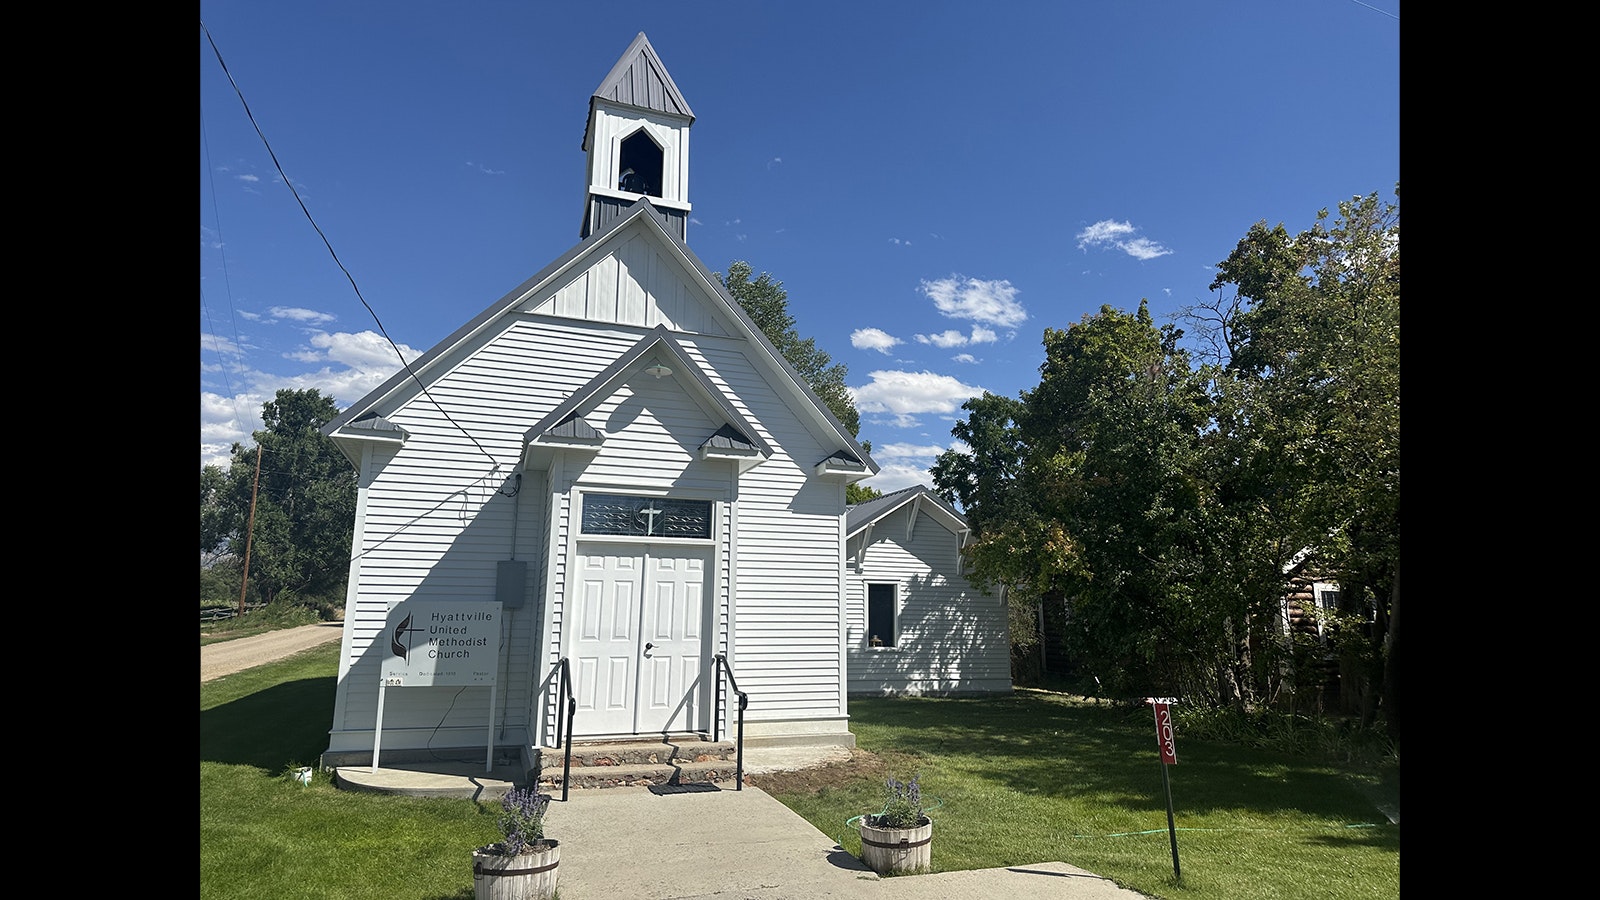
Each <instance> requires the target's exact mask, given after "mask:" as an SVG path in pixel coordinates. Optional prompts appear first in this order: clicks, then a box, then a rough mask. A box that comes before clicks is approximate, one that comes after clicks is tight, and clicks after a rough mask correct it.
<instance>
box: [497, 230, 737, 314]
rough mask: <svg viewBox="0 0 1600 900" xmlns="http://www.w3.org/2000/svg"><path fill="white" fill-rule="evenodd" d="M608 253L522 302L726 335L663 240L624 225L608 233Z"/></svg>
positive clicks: (530, 308)
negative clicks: (617, 231) (662, 242)
mask: <svg viewBox="0 0 1600 900" xmlns="http://www.w3.org/2000/svg"><path fill="white" fill-rule="evenodd" d="M606 245H607V246H606V248H605V249H606V252H605V255H604V256H602V257H600V258H599V259H597V260H595V262H594V264H593V265H592V266H590V267H589V268H586V269H582V270H579V271H575V272H572V273H570V274H569V275H567V276H566V278H564V279H562V280H560V281H557V282H556V284H555V285H554V286H552V287H549V288H546V289H543V290H541V291H540V292H539V293H538V294H536V295H534V296H533V297H530V298H529V299H528V300H526V301H524V302H523V303H522V304H521V309H522V310H523V311H524V312H529V313H539V314H544V315H552V316H562V317H566V318H573V319H583V320H585V321H589V322H600V323H612V324H617V325H633V326H637V327H639V328H654V327H656V326H657V325H665V326H666V327H667V328H669V329H671V330H672V331H677V332H693V333H697V334H714V335H728V334H731V333H732V332H731V330H730V328H729V327H728V325H727V324H726V323H725V322H724V321H722V319H721V317H720V316H719V315H718V314H717V313H716V312H714V311H713V309H712V307H710V306H708V305H707V304H706V303H705V302H704V301H703V299H702V296H703V295H702V294H701V293H700V291H699V289H698V288H697V287H695V286H694V283H693V282H694V279H692V278H691V275H690V273H689V271H688V270H686V269H685V268H684V267H683V265H682V264H681V263H680V262H678V261H677V260H676V259H673V258H672V257H670V256H668V255H667V254H665V253H663V252H661V249H660V247H661V245H660V244H659V243H658V242H657V241H656V240H655V239H653V238H652V237H650V236H649V235H646V234H644V233H641V226H639V225H634V226H631V227H627V228H623V229H621V231H620V232H619V233H618V234H615V235H612V236H610V237H608V238H607V239H606Z"/></svg>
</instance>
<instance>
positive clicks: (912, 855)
mask: <svg viewBox="0 0 1600 900" xmlns="http://www.w3.org/2000/svg"><path fill="white" fill-rule="evenodd" d="M872 818H873V817H872V816H866V817H863V818H862V820H861V861H862V862H864V863H866V864H867V866H868V867H869V868H871V869H872V871H874V872H877V873H878V874H879V875H911V874H914V873H918V872H928V871H931V870H932V869H933V820H932V819H930V818H928V817H927V816H923V817H922V818H920V819H918V820H917V825H916V827H915V828H879V827H877V826H876V825H873V824H871V821H872Z"/></svg>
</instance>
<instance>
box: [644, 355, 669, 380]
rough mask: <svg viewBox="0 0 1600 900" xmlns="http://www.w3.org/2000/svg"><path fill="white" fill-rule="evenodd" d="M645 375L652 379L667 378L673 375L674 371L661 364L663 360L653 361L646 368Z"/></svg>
mask: <svg viewBox="0 0 1600 900" xmlns="http://www.w3.org/2000/svg"><path fill="white" fill-rule="evenodd" d="M644 373H645V374H646V375H649V376H650V377H651V378H665V377H666V376H668V375H671V374H672V369H670V368H668V367H667V366H664V365H662V364H661V360H659V359H652V360H650V365H648V366H645V367H644Z"/></svg>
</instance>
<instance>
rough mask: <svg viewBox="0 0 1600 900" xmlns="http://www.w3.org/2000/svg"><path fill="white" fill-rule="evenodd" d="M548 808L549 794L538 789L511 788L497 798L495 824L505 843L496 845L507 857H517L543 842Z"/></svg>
mask: <svg viewBox="0 0 1600 900" xmlns="http://www.w3.org/2000/svg"><path fill="white" fill-rule="evenodd" d="M549 809H550V795H549V794H541V793H539V790H538V788H537V787H529V788H512V789H511V790H509V791H506V793H505V796H504V797H502V798H500V810H501V812H500V817H499V818H498V819H496V820H495V821H496V823H497V824H498V825H499V826H500V833H501V834H504V835H505V838H506V839H505V841H503V842H502V843H501V844H499V849H500V851H501V852H502V853H503V854H504V855H506V856H518V855H520V854H522V853H524V852H526V851H527V850H528V849H529V848H530V847H531V846H532V845H534V844H536V843H538V842H539V841H542V840H544V815H545V812H546V811H547V810H549Z"/></svg>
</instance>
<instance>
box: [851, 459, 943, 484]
mask: <svg viewBox="0 0 1600 900" xmlns="http://www.w3.org/2000/svg"><path fill="white" fill-rule="evenodd" d="M873 456H877V454H876V453H874V454H873ZM919 484H925V485H927V486H928V487H933V476H931V475H929V474H928V467H927V466H918V465H913V464H909V463H889V464H887V465H884V466H881V467H879V469H878V474H876V475H874V476H872V477H871V478H868V479H867V480H865V481H863V482H861V485H862V487H870V488H875V489H876V490H879V491H882V492H883V493H885V494H892V493H894V492H895V491H898V490H900V489H902V488H908V487H916V486H917V485H919Z"/></svg>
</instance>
